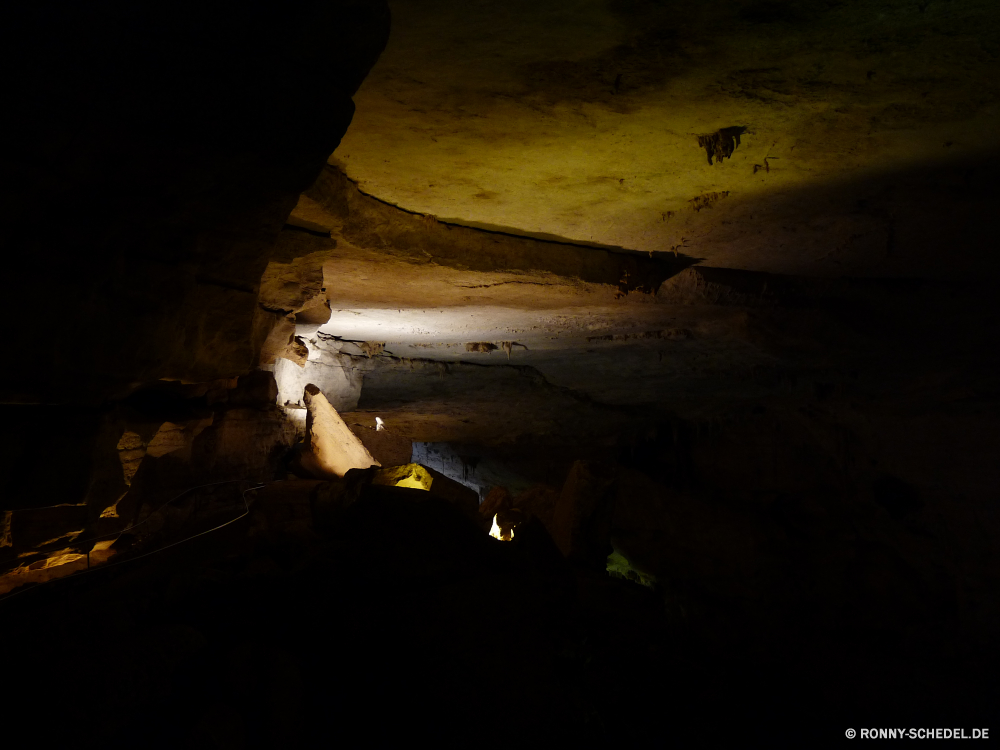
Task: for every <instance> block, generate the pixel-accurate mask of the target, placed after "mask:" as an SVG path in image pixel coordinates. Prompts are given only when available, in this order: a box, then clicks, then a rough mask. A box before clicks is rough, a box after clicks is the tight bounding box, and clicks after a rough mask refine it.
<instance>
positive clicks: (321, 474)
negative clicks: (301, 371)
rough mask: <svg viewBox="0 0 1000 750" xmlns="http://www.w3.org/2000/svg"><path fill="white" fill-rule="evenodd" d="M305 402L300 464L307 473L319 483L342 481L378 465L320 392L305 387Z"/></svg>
mask: <svg viewBox="0 0 1000 750" xmlns="http://www.w3.org/2000/svg"><path fill="white" fill-rule="evenodd" d="M304 400H305V402H306V408H307V409H308V419H307V423H306V435H307V442H306V449H305V451H304V453H303V455H302V457H301V463H302V466H303V468H304V469H306V471H308V472H310V473H311V474H313V475H314V476H315V477H316V478H317V479H322V478H325V477H343V476H344V475H345V474H346V473H347V472H348V471H349V470H350V469H367V468H368V467H369V466H379V465H380V464H379V462H378V461H376V460H375V459H374V458H372V455H371V454H370V453H369V452H368V450H367V449H366V448H365V446H364V445H363V444H362V443H361V441H360V440H358V438H357V436H355V434H354V433H353V432H351V430H350V428H348V426H347V424H346V423H345V422H344V420H343V419H342V418H341V417H340V415H339V414H337V410H336V409H334V408H333V407H332V406H331V405H330V402H329V401H327V400H326V396H324V395H323V392H322V391H321V390H320V389H319V388H317V387H316V386H315V385H307V386H306V388H305V396H304Z"/></svg>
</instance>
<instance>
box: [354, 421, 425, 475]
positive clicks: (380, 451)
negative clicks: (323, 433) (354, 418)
mask: <svg viewBox="0 0 1000 750" xmlns="http://www.w3.org/2000/svg"><path fill="white" fill-rule="evenodd" d="M351 432H353V433H354V434H355V435H356V436H357V438H358V440H360V441H361V444H362V445H363V446H365V449H366V450H367V451H368V452H369V453H371V454H372V457H373V458H375V459H376V460H377V461H378V462H379V463H380V464H382V465H383V466H400V465H402V464H408V463H410V459H411V457H412V455H413V441H412V440H410V438H408V437H406V436H405V435H400V434H399V433H398V432H395V431H390V430H375V429H372V428H370V427H364V426H362V425H351Z"/></svg>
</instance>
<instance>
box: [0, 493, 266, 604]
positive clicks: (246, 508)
mask: <svg viewBox="0 0 1000 750" xmlns="http://www.w3.org/2000/svg"><path fill="white" fill-rule="evenodd" d="M248 481H250V480H247V479H227V480H225V481H221V482H207V483H205V484H198V485H195V486H194V487H188V488H187V489H186V490H184V491H183V492H181V493H180V494H178V495H175V496H174V497H172V498H170V500H168V501H167V502H165V503H164V504H163V505H161V506H160V507H159V508H157V510H159V509H160V508H165V507H167V506H168V505H170V503H172V502H174V501H175V500H177V499H179V498H181V497H183V496H184V495H186V494H187V493H189V492H192V491H193V490H197V489H201V488H202V487H214V486H217V485H220V484H235V483H237V482H248ZM263 486H264V483H263V482H258V483H257V484H256V485H255V486H253V487H248V488H247V489H245V490H243V492H242V493H241V495H242V497H243V507H244V511H243V513H242V514H240V515H238V516H237V517H236V518H232V519H230V520H228V521H226V522H225V523H223V524H220V525H218V526H214V527H212V528H211V529H206V530H205V531H200V532H198V533H197V534H192V535H191V536H189V537H185V538H184V539H181V540H179V541H176V542H172V543H171V544H168V545H166V546H164V547H160V548H159V549H155V550H151V551H149V552H144V553H143V554H141V555H137V556H135V557H129V558H127V559H125V560H118V561H117V562H112V563H105V564H103V565H97V566H95V567H93V568H91V567H90V550H88V551H87V568H86V569H85V570H79V571H77V572H76V573H71V574H70V575H68V576H63V577H61V578H52V579H49V580H48V581H40V582H39V583H37V584H36V585H34V586H31V587H29V588H19V589H18V590H17V591H12V592H10V593H8V594H4V595H3V596H0V603H2V602H5V601H7V600H8V599H11V598H13V597H15V596H17V595H19V594H23V593H26V592H28V591H35V590H37V589H39V588H41V587H42V586H44V585H46V584H49V583H57V582H59V581H68V580H71V579H74V578H79V577H80V576H82V575H86V574H87V573H92V572H96V571H98V570H107V569H108V568H111V567H114V566H116V565H124V564H125V563H129V562H135V561H136V560H141V559H142V558H144V557H149V556H150V555H155V554H157V553H159V552H163V551H165V550H168V549H170V548H171V547H176V546H177V545H179V544H183V543H184V542H188V541H191V540H192V539H197V538H198V537H200V536H204V535H205V534H210V533H211V532H213V531H218V530H219V529H222V528H225V527H226V526H229V525H230V524H233V523H236V522H237V521H239V520H240V519H241V518H245V517H246V516H248V515H249V514H250V505H249V503H247V493H248V492H252V491H254V490H259V489H260V488H261V487H263ZM45 507H50V508H57V507H60V506H58V505H51V506H45ZM152 518H153V514H152V513H151V514H150V515H149V518H146V519H145V520H144V521H140V522H139V523H137V524H134V525H132V526H129V527H128V528H125V529H122V530H121V531H114V532H111V533H109V534H102V535H100V536H95V537H89V538H87V539H84V540H83V541H84V542H92V541H94V540H97V539H106V538H108V537H112V536H115V535H118V536H121V535H122V534H124V533H125V532H127V531H131V530H132V529H135V528H138V527H139V526H142V525H143V524H144V523H146V522H147V521H150V520H152ZM73 543H74V544H75V543H76V542H73Z"/></svg>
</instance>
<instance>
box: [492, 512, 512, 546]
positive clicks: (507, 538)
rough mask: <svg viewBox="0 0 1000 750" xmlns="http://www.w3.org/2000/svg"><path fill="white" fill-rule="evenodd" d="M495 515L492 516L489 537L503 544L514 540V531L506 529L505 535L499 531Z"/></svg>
mask: <svg viewBox="0 0 1000 750" xmlns="http://www.w3.org/2000/svg"><path fill="white" fill-rule="evenodd" d="M497 515H498V514H494V515H493V528H492V529H490V536H491V537H493V538H494V539H499V540H500V541H503V542H509V541H510V540H511V539H513V538H514V529H508V530H507V533H506V534H505V533H503V531H502V530H501V529H500V525H499V524H498V523H497Z"/></svg>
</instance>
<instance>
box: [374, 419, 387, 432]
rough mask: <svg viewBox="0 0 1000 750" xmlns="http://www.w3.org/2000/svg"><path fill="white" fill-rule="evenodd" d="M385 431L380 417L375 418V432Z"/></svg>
mask: <svg viewBox="0 0 1000 750" xmlns="http://www.w3.org/2000/svg"><path fill="white" fill-rule="evenodd" d="M384 429H385V422H383V421H382V417H375V431H376V432H378V431H379V430H384Z"/></svg>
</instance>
